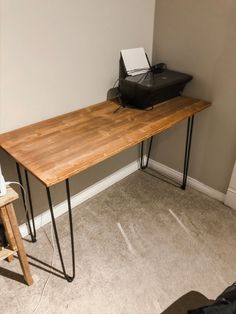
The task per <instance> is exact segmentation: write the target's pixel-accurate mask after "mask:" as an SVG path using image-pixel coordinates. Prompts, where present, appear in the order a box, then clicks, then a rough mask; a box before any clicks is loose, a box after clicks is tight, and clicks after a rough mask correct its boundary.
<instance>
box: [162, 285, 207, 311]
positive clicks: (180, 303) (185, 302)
mask: <svg viewBox="0 0 236 314" xmlns="http://www.w3.org/2000/svg"><path fill="white" fill-rule="evenodd" d="M212 303H213V301H211V300H209V299H207V298H206V297H205V296H204V295H203V294H201V293H199V292H197V291H190V292H189V293H187V294H185V295H184V296H182V297H181V298H179V299H178V300H177V301H175V303H173V304H172V305H170V306H169V307H168V308H167V309H166V310H165V311H164V312H162V314H186V313H187V312H188V309H194V308H197V307H200V306H207V305H210V304H212Z"/></svg>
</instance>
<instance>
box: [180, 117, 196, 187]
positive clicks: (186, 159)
mask: <svg viewBox="0 0 236 314" xmlns="http://www.w3.org/2000/svg"><path fill="white" fill-rule="evenodd" d="M193 122H194V115H193V116H191V117H189V118H188V126H187V136H186V145H185V157H184V171H183V182H182V185H181V189H182V190H185V189H186V184H187V179H188V168H189V159H190V151H191V143H192V133H193Z"/></svg>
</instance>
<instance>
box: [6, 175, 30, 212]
mask: <svg viewBox="0 0 236 314" xmlns="http://www.w3.org/2000/svg"><path fill="white" fill-rule="evenodd" d="M11 184H17V185H19V186H20V187H21V188H22V190H23V192H24V195H25V199H24V204H25V209H26V211H25V214H26V215H27V213H28V206H27V204H26V199H27V194H26V191H25V188H24V187H23V185H22V184H20V183H19V182H10V181H9V182H6V186H8V185H11Z"/></svg>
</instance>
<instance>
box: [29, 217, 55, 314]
mask: <svg viewBox="0 0 236 314" xmlns="http://www.w3.org/2000/svg"><path fill="white" fill-rule="evenodd" d="M43 231H44V233H45V235H46V237H47V234H46V231H45V230H44V228H43ZM47 238H48V237H47ZM51 239H52V241H51V245H52V250H53V253H52V259H51V272H50V274H49V276H48V278H47V280H46V282H45V284H44V286H43V290H42V292H41V295H40V299H39V302H38V304H37V305H36V307H35V308H34V311H33V314H35V313H37V311H38V309H39V307H40V304H41V302H42V299H43V296H44V292H45V290H46V287H47V285H48V282H49V279H50V277H51V275H52V266H53V262H54V256H55V245H54V237H53V230H52V223H51ZM49 243H50V241H49Z"/></svg>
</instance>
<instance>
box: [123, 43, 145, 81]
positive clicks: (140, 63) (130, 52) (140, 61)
mask: <svg viewBox="0 0 236 314" xmlns="http://www.w3.org/2000/svg"><path fill="white" fill-rule="evenodd" d="M121 55H122V58H123V61H124V65H125V68H126V72H127V74H128V75H132V76H135V75H138V74H143V73H147V72H148V71H150V65H149V63H148V60H147V56H146V53H145V50H144V48H133V49H125V50H121Z"/></svg>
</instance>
